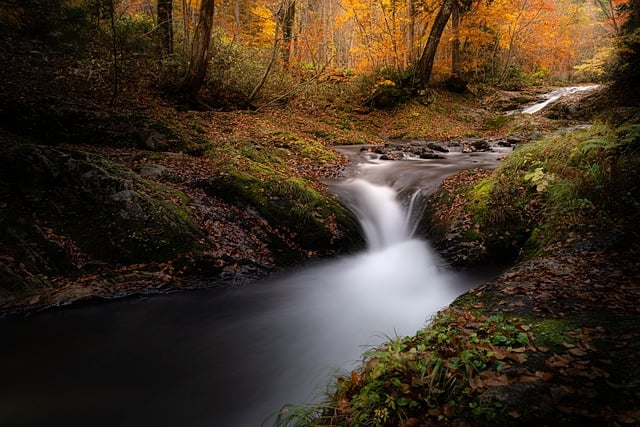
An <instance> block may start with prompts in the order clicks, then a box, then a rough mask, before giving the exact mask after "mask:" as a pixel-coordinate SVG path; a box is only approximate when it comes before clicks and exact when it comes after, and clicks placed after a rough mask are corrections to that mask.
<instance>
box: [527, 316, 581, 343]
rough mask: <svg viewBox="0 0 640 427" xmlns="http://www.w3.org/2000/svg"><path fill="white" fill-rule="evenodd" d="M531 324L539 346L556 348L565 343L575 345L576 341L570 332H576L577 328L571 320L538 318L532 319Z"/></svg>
mask: <svg viewBox="0 0 640 427" xmlns="http://www.w3.org/2000/svg"><path fill="white" fill-rule="evenodd" d="M530 323H531V332H532V333H533V335H534V336H535V342H536V345H537V346H544V347H549V348H555V347H558V346H562V344H565V343H569V344H573V343H575V341H576V339H575V338H574V337H572V336H571V335H570V332H575V330H576V328H577V326H576V323H575V322H572V321H570V320H565V319H560V318H553V319H539V318H536V319H530Z"/></svg>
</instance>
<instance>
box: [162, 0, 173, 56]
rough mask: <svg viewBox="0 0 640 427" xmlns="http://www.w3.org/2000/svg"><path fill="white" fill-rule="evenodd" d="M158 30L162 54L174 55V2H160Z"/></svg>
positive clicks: (170, 0) (165, 0) (167, 0)
mask: <svg viewBox="0 0 640 427" xmlns="http://www.w3.org/2000/svg"><path fill="white" fill-rule="evenodd" d="M158 30H159V32H160V45H161V46H162V52H163V53H165V54H168V55H171V54H172V53H173V0H158Z"/></svg>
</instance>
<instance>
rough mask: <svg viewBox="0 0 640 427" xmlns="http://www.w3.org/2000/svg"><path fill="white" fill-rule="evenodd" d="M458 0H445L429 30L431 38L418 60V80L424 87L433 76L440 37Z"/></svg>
mask: <svg viewBox="0 0 640 427" xmlns="http://www.w3.org/2000/svg"><path fill="white" fill-rule="evenodd" d="M457 1H458V0H444V3H442V6H441V7H440V10H439V11H438V15H436V19H435V20H434V21H433V25H432V26H431V31H430V32H429V38H428V39H427V44H426V45H425V46H424V50H423V51H422V55H421V56H420V59H419V60H418V66H417V68H416V82H417V84H418V86H419V87H424V86H426V85H427V83H428V82H429V78H430V77H431V70H432V69H433V61H434V59H435V57H436V51H437V50H438V44H440V38H441V37H442V32H443V31H444V29H445V27H446V26H447V22H449V17H450V16H451V13H452V12H453V9H454V7H456V3H457Z"/></svg>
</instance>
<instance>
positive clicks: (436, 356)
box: [276, 308, 533, 426]
mask: <svg viewBox="0 0 640 427" xmlns="http://www.w3.org/2000/svg"><path fill="white" fill-rule="evenodd" d="M527 331H528V326H527V325H524V324H522V323H521V322H520V321H518V320H517V319H508V318H505V317H504V316H503V315H502V314H501V313H499V314H495V315H492V316H482V315H474V314H471V313H470V312H465V311H462V310H459V309H455V308H449V309H447V310H445V311H442V312H440V313H439V314H438V315H437V316H436V318H435V319H434V321H433V323H431V325H429V327H427V328H426V329H423V330H421V331H419V332H418V333H417V334H416V335H415V336H413V337H397V338H395V339H391V340H389V341H388V342H387V343H386V344H384V345H382V346H381V347H378V348H374V349H371V350H370V351H368V352H366V353H365V355H364V359H363V363H362V365H361V366H360V368H358V369H357V370H354V371H352V372H351V373H350V374H348V375H344V376H341V377H339V378H338V380H337V383H336V386H335V390H333V391H332V393H331V396H330V399H329V400H328V401H327V402H325V403H323V404H320V405H310V406H297V407H293V406H292V407H286V408H285V409H284V410H283V411H282V412H281V414H280V417H279V418H278V420H277V423H276V424H277V425H279V426H290V425H296V426H319V425H322V426H355V425H357V426H383V425H409V424H408V423H410V422H412V423H414V424H411V425H419V423H430V422H434V421H438V422H442V421H444V420H445V419H447V418H448V417H449V416H451V415H453V414H452V411H454V409H453V408H454V407H456V406H468V404H469V398H470V397H471V396H473V395H476V394H477V393H479V392H481V391H483V390H485V389H486V387H487V386H488V385H489V384H493V383H496V382H498V383H500V382H504V383H505V384H506V383H507V379H506V376H505V374H504V372H505V370H506V369H509V368H510V367H511V366H512V365H513V364H514V363H522V362H524V360H526V357H527V355H526V352H527V351H528V350H529V349H532V347H531V342H532V338H533V337H532V335H531V334H530V333H529V332H527Z"/></svg>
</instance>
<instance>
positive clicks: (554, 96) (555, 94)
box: [522, 85, 599, 114]
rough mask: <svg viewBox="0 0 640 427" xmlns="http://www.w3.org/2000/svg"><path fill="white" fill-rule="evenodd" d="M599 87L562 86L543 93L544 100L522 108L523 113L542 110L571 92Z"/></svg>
mask: <svg viewBox="0 0 640 427" xmlns="http://www.w3.org/2000/svg"><path fill="white" fill-rule="evenodd" d="M597 87H599V86H598V85H591V86H572V87H563V88H560V89H556V90H553V91H551V92H549V93H547V94H545V95H543V98H544V101H542V102H538V103H536V104H533V105H531V106H529V107H527V108H525V109H524V110H522V114H534V113H537V112H538V111H540V110H542V109H543V108H545V107H546V106H548V105H549V104H551V103H553V102H556V101H557V100H558V99H560V98H562V97H563V96H566V95H570V94H572V93H576V92H582V91H587V90H592V89H596V88H597Z"/></svg>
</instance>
